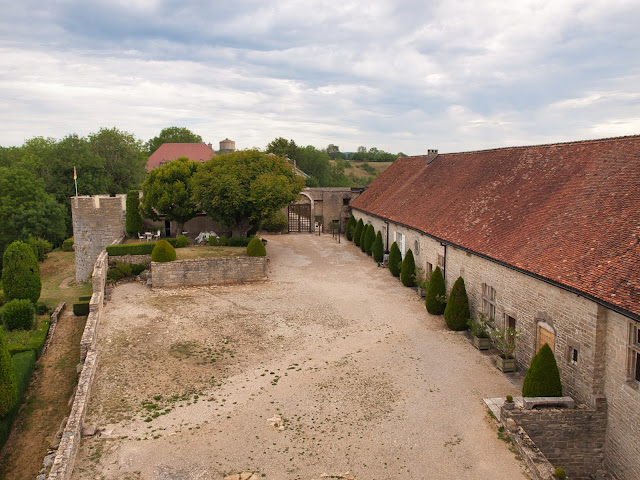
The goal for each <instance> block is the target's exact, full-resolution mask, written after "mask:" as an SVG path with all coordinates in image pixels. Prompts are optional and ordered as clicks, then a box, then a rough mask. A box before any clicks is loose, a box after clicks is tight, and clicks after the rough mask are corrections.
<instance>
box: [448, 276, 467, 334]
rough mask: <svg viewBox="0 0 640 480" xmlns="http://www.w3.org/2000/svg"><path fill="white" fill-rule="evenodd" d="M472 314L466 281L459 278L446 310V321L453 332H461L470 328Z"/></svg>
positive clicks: (452, 289) (452, 288) (452, 290)
mask: <svg viewBox="0 0 640 480" xmlns="http://www.w3.org/2000/svg"><path fill="white" fill-rule="evenodd" d="M470 318H471V312H470V311H469V297H467V289H466V288H465V286H464V279H463V278H462V277H458V279H457V280H456V282H455V283H454V284H453V287H451V292H450V293H449V298H448V299H447V306H446V307H445V309H444V320H445V322H447V326H448V327H449V328H450V329H451V330H456V331H461V330H466V329H467V328H469V319H470Z"/></svg>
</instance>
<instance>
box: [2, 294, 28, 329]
mask: <svg viewBox="0 0 640 480" xmlns="http://www.w3.org/2000/svg"><path fill="white" fill-rule="evenodd" d="M34 315H35V308H34V307H33V303H31V302H30V301H29V300H26V299H25V300H18V299H16V300H11V301H10V302H9V303H7V304H6V305H5V306H4V307H2V324H3V325H4V328H6V329H7V330H31V329H32V328H33V317H34Z"/></svg>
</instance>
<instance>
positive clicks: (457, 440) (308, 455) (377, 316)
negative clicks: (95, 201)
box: [74, 235, 528, 480]
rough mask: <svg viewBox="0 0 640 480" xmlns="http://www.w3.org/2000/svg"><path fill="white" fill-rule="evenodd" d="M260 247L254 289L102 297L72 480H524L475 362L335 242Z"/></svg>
mask: <svg viewBox="0 0 640 480" xmlns="http://www.w3.org/2000/svg"><path fill="white" fill-rule="evenodd" d="M267 238H268V245H267V251H268V253H269V256H270V258H271V261H270V266H269V281H267V282H264V283H259V284H252V285H241V286H232V287H208V288H184V289H175V290H150V289H148V288H147V287H145V286H143V285H141V284H137V283H131V284H126V285H122V286H119V287H117V288H116V289H115V290H114V292H113V296H112V299H111V301H110V302H109V303H108V304H107V305H106V306H105V313H104V316H103V321H102V323H101V325H100V326H99V329H98V331H99V337H98V352H99V358H98V371H97V376H96V380H95V383H94V386H93V388H92V393H91V400H90V404H89V411H88V414H87V419H86V422H85V425H86V426H88V427H89V428H88V429H87V428H86V427H85V428H86V429H87V430H88V432H87V433H89V434H91V433H93V432H92V430H93V428H95V429H96V432H97V433H96V434H95V435H94V436H91V437H86V438H84V439H83V441H82V443H81V448H80V451H79V454H78V458H77V460H76V463H75V469H74V478H76V479H85V478H91V479H93V478H96V479H99V478H100V479H137V478H143V479H216V480H222V479H223V478H224V477H226V476H230V475H236V474H239V473H241V472H245V473H246V474H245V475H244V476H243V478H248V477H249V476H250V475H249V474H254V475H253V477H252V478H254V479H258V478H266V479H272V480H276V479H277V480H279V479H283V480H288V479H301V480H311V479H320V478H321V476H322V475H323V474H326V475H327V476H328V478H356V479H358V480H374V479H377V480H384V479H451V478H456V479H485V478H487V479H488V478H491V479H525V478H528V477H527V475H526V474H525V473H524V468H523V466H522V463H521V462H520V461H519V460H518V459H517V458H516V456H515V454H514V453H513V452H512V451H510V446H509V444H507V443H505V442H504V441H502V440H500V439H499V438H498V434H497V431H496V428H495V426H494V425H493V423H492V422H493V421H492V420H491V419H490V418H489V417H488V415H487V409H486V407H485V406H484V404H483V402H482V398H483V397H496V396H502V395H505V394H509V393H510V394H513V395H517V394H518V389H517V387H516V386H514V385H513V384H512V383H511V381H510V379H509V378H508V377H507V376H505V375H504V374H502V373H500V372H499V371H498V370H496V368H495V367H494V366H493V360H492V359H491V357H490V356H489V355H487V354H483V353H481V352H479V351H477V350H475V349H473V347H472V346H471V344H470V342H469V340H468V339H467V338H466V337H465V335H464V334H460V333H454V332H449V331H448V330H447V329H446V326H445V324H444V320H443V318H442V317H434V316H431V315H429V314H428V313H427V312H426V310H425V308H424V303H423V301H422V299H420V298H419V297H418V296H417V294H416V292H415V291H414V290H413V289H408V288H405V287H403V286H402V284H401V283H400V282H399V281H398V280H397V279H395V278H393V277H392V276H391V274H390V273H389V271H388V270H386V269H382V268H378V267H377V266H376V264H375V263H374V262H373V260H372V259H371V258H370V257H368V256H366V255H365V254H363V253H362V252H360V250H359V249H358V248H357V247H355V246H354V245H353V244H351V243H349V242H346V241H345V240H344V238H343V239H342V240H343V243H341V244H338V243H336V242H335V240H333V239H332V237H331V236H330V235H323V236H322V237H317V236H312V235H282V236H269V237H267ZM327 476H325V477H322V478H327ZM233 478H238V477H237V476H234V477H233Z"/></svg>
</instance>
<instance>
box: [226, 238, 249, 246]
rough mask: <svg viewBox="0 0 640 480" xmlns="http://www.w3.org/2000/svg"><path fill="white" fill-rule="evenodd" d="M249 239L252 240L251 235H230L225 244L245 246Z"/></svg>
mask: <svg viewBox="0 0 640 480" xmlns="http://www.w3.org/2000/svg"><path fill="white" fill-rule="evenodd" d="M251 240H253V237H252V238H244V237H231V238H230V239H229V240H228V241H227V245H229V246H230V247H247V246H248V245H249V242H250V241H251Z"/></svg>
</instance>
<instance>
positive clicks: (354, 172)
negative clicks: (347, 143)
mask: <svg viewBox="0 0 640 480" xmlns="http://www.w3.org/2000/svg"><path fill="white" fill-rule="evenodd" d="M392 163H393V162H357V161H353V160H345V161H344V174H345V175H346V176H347V178H349V179H350V180H351V182H352V183H353V186H354V187H366V186H367V185H369V184H370V183H371V182H372V181H373V179H374V178H376V177H377V176H378V175H380V174H381V173H382V172H384V171H385V170H386V169H387V167H388V166H389V165H391V164H392Z"/></svg>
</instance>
